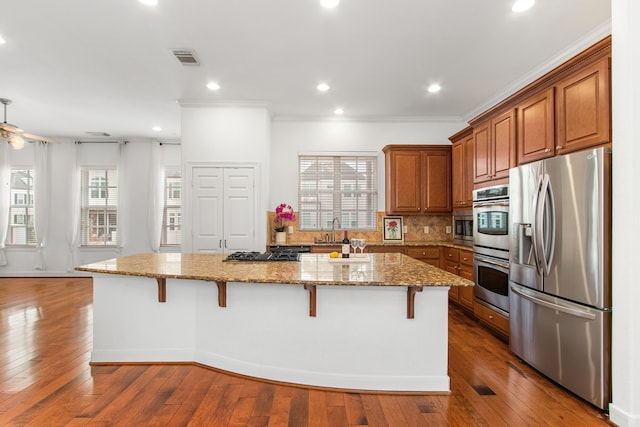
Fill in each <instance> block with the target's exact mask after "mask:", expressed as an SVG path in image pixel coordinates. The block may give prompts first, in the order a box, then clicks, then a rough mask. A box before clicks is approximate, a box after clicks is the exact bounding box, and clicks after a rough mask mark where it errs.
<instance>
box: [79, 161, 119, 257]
mask: <svg viewBox="0 0 640 427" xmlns="http://www.w3.org/2000/svg"><path fill="white" fill-rule="evenodd" d="M81 215H82V244H83V245H85V246H113V245H116V244H117V239H116V235H117V225H118V171H116V170H115V169H83V170H82V212H81Z"/></svg>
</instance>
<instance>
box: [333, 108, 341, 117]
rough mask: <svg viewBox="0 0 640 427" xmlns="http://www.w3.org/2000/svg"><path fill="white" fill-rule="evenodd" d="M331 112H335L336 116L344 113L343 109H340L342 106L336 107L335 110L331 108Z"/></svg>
mask: <svg viewBox="0 0 640 427" xmlns="http://www.w3.org/2000/svg"><path fill="white" fill-rule="evenodd" d="M333 114H335V115H336V116H341V115H343V114H344V110H343V109H342V107H338V108H336V109H335V110H333Z"/></svg>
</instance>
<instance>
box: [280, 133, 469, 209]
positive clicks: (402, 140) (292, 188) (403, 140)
mask: <svg viewBox="0 0 640 427" xmlns="http://www.w3.org/2000/svg"><path fill="white" fill-rule="evenodd" d="M467 126H468V125H467V124H466V123H464V122H462V121H460V122H384V123H377V122H354V121H345V120H327V121H309V122H302V121H300V122H298V121H289V122H287V121H282V122H280V121H276V122H274V123H273V125H272V143H271V148H272V150H271V157H272V162H271V175H270V181H271V184H272V185H271V192H270V196H269V204H268V210H274V209H275V207H276V206H277V205H279V204H280V203H288V204H290V205H292V206H293V208H294V210H298V187H297V185H298V154H299V153H312V152H334V153H338V152H344V151H349V152H353V151H372V152H377V154H378V207H379V210H384V195H385V193H384V155H383V154H382V152H381V151H380V150H381V149H382V147H384V146H385V145H387V144H429V145H435V144H450V141H449V139H448V138H449V137H450V136H451V135H453V134H455V133H456V132H458V131H460V130H462V129H464V128H465V127H467Z"/></svg>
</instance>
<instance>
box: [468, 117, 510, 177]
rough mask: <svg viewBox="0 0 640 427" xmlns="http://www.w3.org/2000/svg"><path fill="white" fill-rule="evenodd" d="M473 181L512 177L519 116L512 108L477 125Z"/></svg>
mask: <svg viewBox="0 0 640 427" xmlns="http://www.w3.org/2000/svg"><path fill="white" fill-rule="evenodd" d="M473 156H474V160H473V182H474V184H480V183H485V182H488V181H494V180H505V179H508V178H509V169H510V168H511V167H513V166H515V165H516V115H515V110H513V109H511V110H508V111H506V112H504V113H502V114H500V115H498V116H496V117H494V118H492V119H491V120H487V121H486V122H483V123H480V124H478V125H476V126H474V128H473Z"/></svg>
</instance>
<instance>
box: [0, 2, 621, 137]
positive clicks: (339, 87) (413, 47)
mask: <svg viewBox="0 0 640 427" xmlns="http://www.w3.org/2000/svg"><path fill="white" fill-rule="evenodd" d="M512 1H513V0H484V1H480V0H342V1H341V4H340V5H339V6H338V8H337V9H333V10H327V9H323V8H322V7H320V5H319V2H318V0H225V1H222V0H159V5H158V6H156V7H148V6H145V5H143V4H141V3H139V2H138V0H101V1H98V0H65V1H63V2H60V1H51V0H22V1H12V0H0V5H1V6H2V7H1V8H0V10H2V13H1V14H0V36H2V37H3V38H4V39H5V40H6V44H3V45H0V97H4V98H10V99H12V101H13V103H12V104H11V105H10V106H9V109H8V117H7V119H8V122H10V123H13V124H15V125H18V126H20V127H21V128H23V129H24V130H25V131H26V132H29V133H34V134H40V135H44V136H49V137H70V138H75V139H78V138H82V139H89V135H87V133H86V132H88V131H93V132H97V131H100V132H107V133H109V134H111V135H112V136H114V137H118V138H120V137H127V138H134V137H149V138H156V139H160V140H163V139H177V138H179V137H180V105H179V104H178V102H177V101H178V100H190V101H193V100H197V102H205V103H222V104H226V103H231V104H234V103H239V104H251V103H253V102H258V103H261V104H266V105H267V106H268V108H269V110H270V112H271V114H272V117H273V118H274V120H284V119H321V118H329V117H332V112H333V109H334V108H335V107H336V106H343V107H344V109H345V115H344V116H343V118H342V120H348V119H356V120H434V119H451V120H461V119H464V120H468V119H470V118H471V117H473V116H474V115H476V114H478V113H480V112H481V111H482V110H484V109H485V108H487V107H489V106H490V105H491V104H492V103H493V102H495V101H498V100H499V99H501V97H504V96H506V95H507V94H508V93H509V91H513V90H514V89H517V88H518V87H521V86H523V85H524V84H525V83H527V82H528V81H531V80H533V79H534V78H535V77H538V76H539V75H540V74H541V73H542V72H544V71H546V70H548V69H549V67H551V66H552V65H557V64H558V63H559V61H561V60H562V59H566V58H568V56H571V55H573V54H575V53H577V51H579V50H582V49H583V48H585V47H587V46H588V45H590V44H592V43H593V42H595V41H597V40H599V39H600V38H602V37H604V36H605V35H607V34H609V32H610V23H611V20H610V18H611V1H610V0H538V1H537V2H536V4H535V6H534V7H533V8H532V9H531V10H530V11H528V12H526V13H522V14H514V13H512V12H511V3H512ZM174 48H187V49H194V50H195V52H196V55H197V57H198V59H199V60H200V62H201V65H200V66H199V67H193V66H192V67H186V66H183V65H181V64H180V63H179V62H178V61H177V59H176V58H175V57H174V56H173V55H172V53H171V49H174ZM210 80H215V81H217V82H218V83H219V84H220V85H221V86H222V89H221V90H220V91H218V92H211V91H209V90H208V89H206V88H205V84H206V83H207V82H208V81H210ZM320 81H326V82H327V83H329V84H330V85H331V90H330V91H329V92H327V93H318V92H317V91H316V89H315V86H316V84H317V83H318V82H320ZM434 82H437V83H439V84H440V85H441V86H442V91H441V92H440V93H438V94H427V92H426V87H427V86H428V85H429V84H431V83H434ZM154 125H157V126H160V127H162V128H163V130H162V131H161V132H154V131H152V130H151V127H152V126H154Z"/></svg>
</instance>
